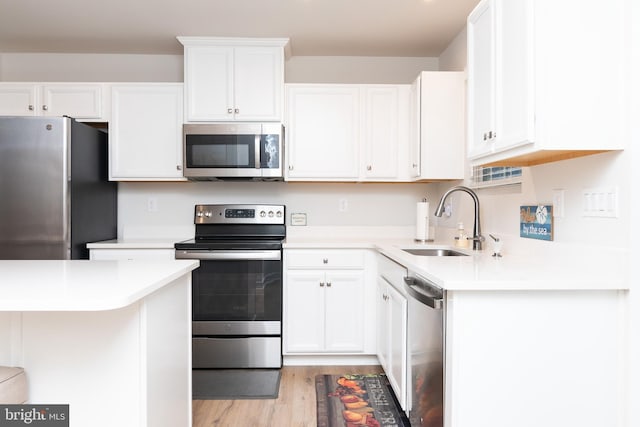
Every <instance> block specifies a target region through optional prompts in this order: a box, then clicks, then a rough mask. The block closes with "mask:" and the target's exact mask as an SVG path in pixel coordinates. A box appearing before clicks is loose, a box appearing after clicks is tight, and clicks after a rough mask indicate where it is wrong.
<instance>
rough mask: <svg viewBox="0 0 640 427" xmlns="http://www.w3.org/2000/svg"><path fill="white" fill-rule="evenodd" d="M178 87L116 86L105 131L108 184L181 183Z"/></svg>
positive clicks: (179, 89)
mask: <svg viewBox="0 0 640 427" xmlns="http://www.w3.org/2000/svg"><path fill="white" fill-rule="evenodd" d="M182 105H183V103H182V84H180V83H167V84H165V83H156V84H153V83H150V84H133V85H117V86H114V87H113V90H112V119H111V124H110V129H109V150H110V153H109V154H110V158H109V160H110V161H109V163H110V178H111V179H112V180H143V181H146V180H150V181H153V180H184V178H183V176H182Z"/></svg>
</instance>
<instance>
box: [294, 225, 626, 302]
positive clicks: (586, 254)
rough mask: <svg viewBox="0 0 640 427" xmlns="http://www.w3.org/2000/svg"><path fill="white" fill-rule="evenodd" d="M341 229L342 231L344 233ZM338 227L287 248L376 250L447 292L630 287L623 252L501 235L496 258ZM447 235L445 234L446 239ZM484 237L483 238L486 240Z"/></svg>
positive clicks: (446, 241)
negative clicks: (439, 251) (446, 252)
mask: <svg viewBox="0 0 640 427" xmlns="http://www.w3.org/2000/svg"><path fill="white" fill-rule="evenodd" d="M344 231H346V230H344ZM344 231H343V230H341V229H338V230H333V231H331V230H329V229H325V230H322V232H321V233H307V234H302V235H291V234H289V235H288V236H287V241H286V243H285V245H284V247H285V248H286V249H331V248H333V249H357V248H362V249H376V250H378V251H380V252H381V253H383V254H384V255H386V256H388V257H389V258H391V259H393V260H394V261H396V262H397V263H399V264H402V265H404V266H405V267H406V268H407V269H408V270H410V272H413V273H415V274H417V275H419V276H422V277H424V278H425V279H428V280H430V281H432V282H433V283H434V284H436V285H437V286H440V287H442V288H443V289H446V290H456V291H462V290H465V291H473V290H478V291H480V290H482V291H490V290H604V289H607V290H612V289H621V290H625V289H629V286H630V284H629V283H628V280H627V278H626V276H627V275H626V273H627V271H628V255H627V251H625V250H622V249H616V248H596V247H582V246H576V245H569V244H562V243H558V242H541V241H531V240H530V239H522V238H519V237H508V236H507V237H506V239H504V240H505V242H504V246H503V256H502V257H501V258H495V257H492V251H491V242H490V241H486V242H484V248H485V249H483V250H482V251H473V250H471V249H461V248H457V247H455V246H454V245H453V244H452V243H453V240H452V239H451V238H443V239H440V240H436V242H430V243H418V242H416V241H414V240H413V239H412V238H411V237H406V234H405V237H399V238H393V237H390V235H389V234H388V233H387V232H386V231H384V230H381V231H378V230H375V229H371V230H366V233H364V234H360V235H357V233H354V234H349V232H348V231H347V232H346V233H345V232H344ZM446 237H449V236H446ZM488 239H489V238H488V237H487V240H488ZM403 248H405V249H406V248H449V249H454V250H457V251H461V252H465V253H467V254H469V256H445V257H436V256H418V255H412V254H410V253H408V252H405V251H403V250H402V249H403Z"/></svg>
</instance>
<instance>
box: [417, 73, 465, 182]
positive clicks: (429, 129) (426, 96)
mask: <svg viewBox="0 0 640 427" xmlns="http://www.w3.org/2000/svg"><path fill="white" fill-rule="evenodd" d="M420 77H421V82H420V92H421V93H420V99H421V101H420V156H421V159H420V179H428V180H434V179H435V180H437V179H463V178H464V163H465V161H464V157H465V152H464V144H465V138H464V136H465V133H464V123H465V88H464V74H463V73H462V72H457V71H423V72H422V73H421V76H420Z"/></svg>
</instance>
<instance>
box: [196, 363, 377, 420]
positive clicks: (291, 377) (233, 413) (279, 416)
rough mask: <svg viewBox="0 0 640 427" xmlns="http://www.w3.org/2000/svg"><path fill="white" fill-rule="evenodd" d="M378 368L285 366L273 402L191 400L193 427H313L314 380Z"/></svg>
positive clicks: (314, 408)
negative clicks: (319, 377) (330, 375)
mask: <svg viewBox="0 0 640 427" xmlns="http://www.w3.org/2000/svg"><path fill="white" fill-rule="evenodd" d="M378 372H382V369H381V368H380V366H285V367H283V368H282V377H281V379H280V393H279V395H278V398H277V399H260V400H194V401H193V427H212V426H215V427H263V426H264V427H315V425H316V389H315V377H316V375H320V374H333V375H338V374H368V373H378Z"/></svg>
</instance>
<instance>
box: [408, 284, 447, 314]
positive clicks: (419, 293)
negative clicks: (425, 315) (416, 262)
mask: <svg viewBox="0 0 640 427" xmlns="http://www.w3.org/2000/svg"><path fill="white" fill-rule="evenodd" d="M404 283H405V285H406V289H407V292H408V293H409V295H411V296H412V297H413V298H415V299H416V300H418V301H419V302H421V303H423V304H425V305H428V306H429V307H431V308H433V309H434V310H442V307H443V305H444V293H443V292H442V289H440V288H438V287H437V286H435V285H432V284H431V283H429V282H426V281H424V280H421V279H418V278H416V277H405V278H404Z"/></svg>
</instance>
